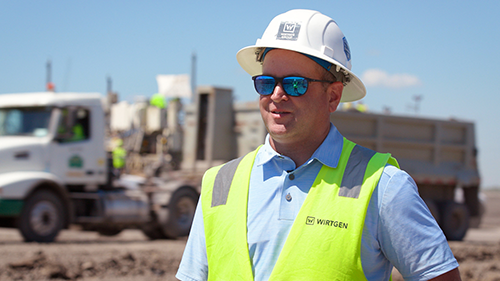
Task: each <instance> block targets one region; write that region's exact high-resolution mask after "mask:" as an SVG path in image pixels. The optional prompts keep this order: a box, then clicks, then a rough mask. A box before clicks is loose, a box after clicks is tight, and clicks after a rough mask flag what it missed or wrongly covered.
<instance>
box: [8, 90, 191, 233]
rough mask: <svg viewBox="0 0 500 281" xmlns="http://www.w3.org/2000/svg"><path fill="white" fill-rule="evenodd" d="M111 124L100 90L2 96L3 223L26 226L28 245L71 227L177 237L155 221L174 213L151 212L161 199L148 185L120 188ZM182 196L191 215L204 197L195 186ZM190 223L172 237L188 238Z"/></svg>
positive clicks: (103, 231) (168, 193) (21, 227)
mask: <svg viewBox="0 0 500 281" xmlns="http://www.w3.org/2000/svg"><path fill="white" fill-rule="evenodd" d="M105 127H106V124H105V114H104V110H103V104H102V99H101V96H100V95H99V94H97V93H54V92H40V93H23V94H3V95H0V159H2V160H1V161H0V226H13V227H18V228H19V229H20V231H21V234H22V235H23V237H24V239H25V240H26V241H38V242H51V241H53V240H54V239H55V237H56V236H57V234H58V233H59V231H60V230H61V229H62V228H64V227H66V226H68V225H69V224H70V223H78V224H81V225H82V226H84V228H87V229H94V230H97V231H99V232H100V233H102V234H105V235H106V234H107V235H113V234H116V233H118V232H119V231H121V230H122V229H124V228H127V227H131V226H132V227H141V228H143V230H145V233H146V235H148V236H150V237H151V238H161V237H163V236H172V235H163V234H162V232H163V230H159V229H160V228H159V227H158V223H157V222H156V221H155V218H156V217H159V216H161V217H163V218H165V217H166V216H167V215H165V214H163V215H160V214H156V213H154V212H153V211H152V210H151V208H153V205H154V204H153V202H151V200H153V199H154V198H158V196H156V195H158V194H156V193H150V194H147V193H145V192H143V191H141V189H140V188H138V186H139V185H141V184H144V181H140V180H139V181H137V180H134V181H132V184H131V183H130V182H129V184H128V185H123V186H130V185H132V190H127V189H126V188H120V187H116V186H113V185H112V176H111V166H110V165H109V164H110V161H109V159H108V157H107V152H106V150H105ZM134 186H135V187H134ZM186 190H187V191H186ZM164 193H165V192H164ZM181 193H182V194H184V195H185V196H184V197H186V196H187V198H189V199H190V202H191V203H190V208H189V211H188V212H189V214H188V217H189V216H190V215H191V213H194V208H195V205H196V201H197V198H198V197H197V196H198V194H197V192H196V189H195V188H194V187H184V189H183V192H181ZM166 194H167V196H160V197H162V198H167V199H168V198H172V197H176V196H173V195H175V189H172V188H170V189H169V190H168V191H166ZM172 194H173V195H172ZM182 194H181V195H182ZM186 194H187V195H186ZM163 195H165V194H163ZM179 196H180V195H179V194H178V193H177V197H179ZM177 199H178V198H177ZM177 199H175V200H177ZM172 200H174V198H173V199H172ZM185 201H186V200H184V202H185ZM170 203H172V202H170ZM157 205H160V206H163V207H158V206H156V207H155V208H156V209H162V208H163V209H165V208H168V206H169V205H170V206H171V207H172V205H174V204H169V202H160V203H158V204H157ZM191 205H192V206H191ZM165 212H166V213H167V214H168V210H167V211H164V212H163V213H165ZM172 213H175V211H174V212H172V210H170V214H172ZM181 215H182V216H183V218H184V220H185V217H186V214H180V216H181ZM166 220H167V221H166V222H165V223H167V222H168V224H169V225H170V226H172V225H174V226H175V223H172V221H168V218H167V219H166ZM190 223H191V220H190V219H189V220H188V222H183V225H182V226H181V229H176V230H175V231H173V232H170V233H175V235H182V234H184V235H186V234H187V232H188V231H189V227H190ZM188 224H189V225H188ZM167 234H168V230H167Z"/></svg>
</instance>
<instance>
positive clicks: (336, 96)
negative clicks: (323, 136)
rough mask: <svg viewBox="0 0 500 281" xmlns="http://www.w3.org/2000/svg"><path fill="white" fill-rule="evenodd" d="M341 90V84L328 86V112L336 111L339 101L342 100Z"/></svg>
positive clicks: (335, 83) (342, 86)
mask: <svg viewBox="0 0 500 281" xmlns="http://www.w3.org/2000/svg"><path fill="white" fill-rule="evenodd" d="M342 90H344V85H343V84H342V83H341V82H334V83H331V84H330V85H329V86H328V88H327V93H328V107H329V110H330V112H335V110H337V107H338V106H339V103H340V99H341V98H342Z"/></svg>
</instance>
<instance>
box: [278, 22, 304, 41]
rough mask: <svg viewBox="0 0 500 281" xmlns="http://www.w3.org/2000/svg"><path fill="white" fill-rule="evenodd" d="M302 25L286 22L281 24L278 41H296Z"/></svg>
mask: <svg viewBox="0 0 500 281" xmlns="http://www.w3.org/2000/svg"><path fill="white" fill-rule="evenodd" d="M299 31H300V24H299V23H297V22H291V21H285V22H282V23H281V24H280V28H279V31H278V34H277V35H276V40H292V41H296V40H297V38H298V37H299Z"/></svg>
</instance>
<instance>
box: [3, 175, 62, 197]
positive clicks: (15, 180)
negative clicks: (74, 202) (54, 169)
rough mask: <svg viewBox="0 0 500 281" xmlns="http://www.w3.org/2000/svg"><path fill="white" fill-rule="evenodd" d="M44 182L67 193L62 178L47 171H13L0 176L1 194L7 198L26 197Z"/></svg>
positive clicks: (60, 191)
mask: <svg viewBox="0 0 500 281" xmlns="http://www.w3.org/2000/svg"><path fill="white" fill-rule="evenodd" d="M42 184H48V185H51V186H53V187H54V188H57V189H60V190H59V192H58V193H65V191H64V188H63V184H62V182H61V180H60V179H59V178H58V177H56V176H54V175H53V174H50V173H45V172H12V173H6V174H2V175H1V176H0V189H1V193H0V194H1V196H2V198H5V199H25V198H26V197H27V196H28V195H29V194H30V193H31V192H33V190H34V189H35V188H36V187H37V186H40V185H42Z"/></svg>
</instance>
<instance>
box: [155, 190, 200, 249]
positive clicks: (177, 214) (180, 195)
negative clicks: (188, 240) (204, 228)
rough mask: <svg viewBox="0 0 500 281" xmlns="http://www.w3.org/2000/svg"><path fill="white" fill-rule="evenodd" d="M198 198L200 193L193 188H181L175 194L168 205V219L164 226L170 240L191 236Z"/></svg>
mask: <svg viewBox="0 0 500 281" xmlns="http://www.w3.org/2000/svg"><path fill="white" fill-rule="evenodd" d="M198 198H199V195H198V193H197V192H196V191H195V190H194V189H193V188H192V187H187V186H185V187H181V188H179V189H178V190H176V191H175V192H174V194H173V195H172V198H170V202H169V204H168V211H169V212H168V219H167V222H166V224H164V225H163V232H164V233H165V235H166V236H167V237H168V238H172V239H173V238H177V237H180V236H187V235H188V234H189V231H190V230H191V224H192V223H193V217H194V213H195V211H196V205H197V204H198Z"/></svg>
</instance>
